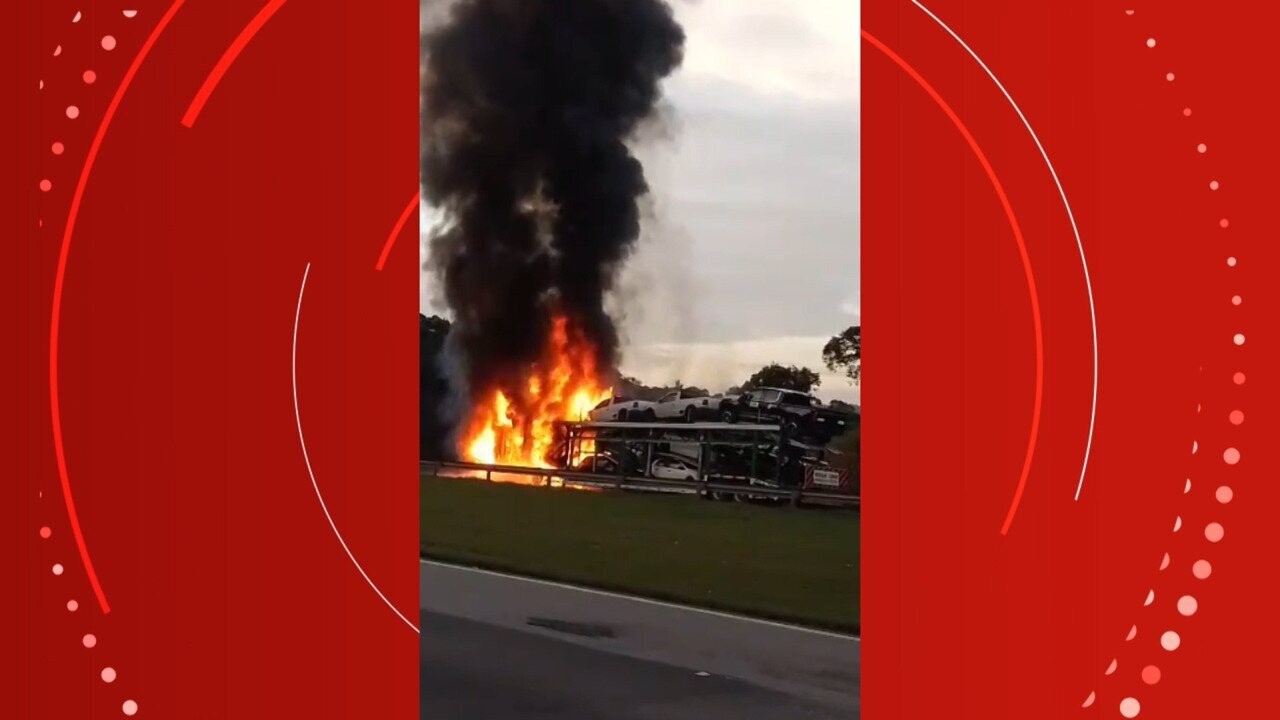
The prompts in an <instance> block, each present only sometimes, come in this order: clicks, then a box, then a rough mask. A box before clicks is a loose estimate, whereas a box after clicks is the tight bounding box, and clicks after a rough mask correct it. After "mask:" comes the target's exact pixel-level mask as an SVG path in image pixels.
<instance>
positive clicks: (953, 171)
mask: <svg viewBox="0 0 1280 720" xmlns="http://www.w3.org/2000/svg"><path fill="white" fill-rule="evenodd" d="M924 4H925V5H926V6H928V8H929V9H930V10H932V11H933V12H934V13H935V14H936V15H937V16H938V17H939V18H940V19H941V20H943V21H944V22H946V23H947V24H948V25H950V26H951V27H952V28H953V29H954V30H955V32H956V33H957V34H958V35H959V36H960V37H961V38H962V39H963V40H964V41H965V42H966V43H968V45H969V46H970V47H971V48H972V49H973V50H974V51H975V52H976V53H977V54H978V55H979V56H980V57H981V58H982V59H983V61H985V62H986V64H987V65H988V66H989V67H990V69H991V70H992V72H993V73H994V74H995V75H996V76H997V77H998V78H999V79H1000V81H1001V82H1002V83H1003V84H1004V86H1005V87H1006V88H1007V89H1008V91H1009V93H1010V95H1011V96H1012V97H1013V99H1014V100H1015V101H1016V102H1017V103H1018V105H1019V106H1020V107H1021V109H1022V111H1023V112H1024V114H1025V115H1026V117H1027V120H1028V121H1029V123H1030V124H1031V126H1032V127H1033V128H1034V129H1035V131H1036V133H1037V135H1038V136H1039V138H1040V140H1041V141H1042V143H1043V145H1044V147H1045V151H1046V153H1047V155H1048V157H1049V159H1050V160H1052V162H1053V165H1054V167H1055V168H1056V170H1057V173H1058V175H1059V177H1060V179H1061V182H1062V185H1063V188H1064V190H1065V194H1066V196H1067V198H1068V200H1069V201H1070V204H1071V208H1072V210H1073V211H1074V214H1075V217H1076V220H1077V223H1078V226H1079V231H1080V236H1081V241H1082V244H1083V247H1084V251H1085V254H1086V257H1087V259H1088V267H1089V271H1090V273H1091V276H1092V284H1093V297H1094V300H1095V302H1096V309H1097V337H1098V355H1099V373H1098V376H1097V378H1098V397H1097V425H1096V432H1095V435H1094V439H1093V440H1094V442H1093V451H1092V454H1091V457H1090V459H1089V463H1088V468H1087V474H1086V476H1085V480H1084V484H1083V489H1082V492H1081V495H1080V499H1079V501H1078V502H1076V501H1075V500H1074V496H1075V492H1076V487H1077V483H1078V482H1079V478H1080V471H1081V464H1082V461H1083V459H1084V450H1085V443H1086V439H1087V435H1088V427H1089V418H1090V406H1091V402H1090V396H1091V388H1092V378H1093V359H1092V342H1091V328H1090V314H1089V304H1088V294H1087V292H1086V287H1085V279H1084V274H1083V272H1082V266H1081V258H1080V251H1079V249H1078V247H1077V245H1076V240H1075V237H1074V236H1073V234H1072V229H1071V225H1070V223H1069V222H1068V219H1067V214H1066V210H1065V208H1064V205H1063V202H1062V199H1061V198H1060V197H1059V195H1058V191H1057V188H1056V187H1055V185H1054V182H1053V177H1052V175H1051V174H1050V172H1049V170H1048V168H1047V167H1046V164H1045V162H1044V160H1043V159H1042V158H1041V156H1040V152H1039V151H1038V150H1037V148H1036V145H1035V143H1034V141H1033V140H1032V137H1031V135H1030V134H1029V133H1028V132H1027V129H1026V128H1025V127H1024V126H1023V124H1022V121H1021V120H1020V119H1019V117H1018V115H1017V113H1016V112H1015V111H1014V109H1013V108H1012V107H1011V106H1010V104H1009V102H1008V101H1007V100H1006V99H1005V97H1004V96H1003V95H1002V94H1001V92H1000V90H999V88H998V87H997V86H996V85H995V83H993V82H992V80H991V78H989V77H988V76H987V74H986V73H985V72H984V71H983V69H982V67H981V66H980V65H979V64H978V63H977V62H976V61H975V60H974V59H973V58H972V57H970V56H969V54H968V53H967V52H966V51H965V49H964V47H962V46H961V45H960V44H959V43H958V42H956V40H955V39H953V38H952V37H951V36H949V35H948V34H947V32H946V31H945V30H944V29H943V28H942V27H941V26H940V25H939V24H938V23H936V22H935V21H934V20H933V19H931V18H930V17H929V15H927V14H926V13H925V12H924V11H922V10H921V9H920V8H918V7H916V6H915V5H914V4H913V3H911V2H909V1H907V0H867V1H866V2H864V3H863V28H864V30H865V31H866V32H867V33H869V34H870V35H871V36H872V37H873V38H875V40H877V41H879V42H881V43H882V44H883V45H884V46H885V47H886V48H888V49H889V50H891V51H892V52H893V53H896V54H897V55H898V56H900V57H901V58H902V59H903V61H905V62H906V63H907V64H909V65H910V66H911V67H912V68H914V70H915V71H916V72H918V73H919V75H920V76H921V77H922V78H923V79H924V80H925V81H926V82H927V83H928V84H929V85H930V86H932V87H933V88H934V89H935V90H936V92H937V93H938V95H939V96H940V97H941V98H942V99H943V100H944V101H945V102H946V103H947V104H948V105H949V106H950V107H952V108H953V109H954V112H955V113H956V115H957V116H958V118H959V119H960V120H961V121H962V122H963V124H964V125H965V126H966V127H967V129H968V130H969V131H970V132H971V133H972V135H973V137H974V140H975V141H976V143H977V144H978V145H979V146H980V148H981V150H982V151H983V153H984V154H985V155H986V156H987V158H988V159H989V160H990V163H991V165H992V169H993V171H994V173H995V174H996V175H997V176H998V178H999V181H1000V183H1001V184H1002V186H1003V187H1004V189H1005V191H1006V192H1007V193H1008V196H1009V201H1010V205H1011V207H1012V209H1013V211H1014V214H1015V215H1016V219H1017V221H1018V223H1019V225H1020V227H1021V230H1022V234H1023V236H1024V238H1025V241H1026V245H1027V248H1028V256H1029V261H1030V266H1031V268H1032V271H1033V274H1034V278H1035V282H1036V287H1037V291H1038V295H1039V299H1040V306H1041V307H1040V311H1041V319H1042V322H1043V339H1044V398H1043V412H1042V417H1041V424H1040V427H1039V435H1038V439H1037V442H1036V446H1035V448H1034V455H1033V456H1032V464H1031V471H1030V474H1029V476H1028V479H1027V484H1026V492H1025V495H1024V496H1023V498H1022V501H1021V505H1020V507H1019V508H1018V510H1017V513H1016V515H1015V516H1014V517H1013V520H1012V523H1011V525H1010V528H1009V532H1008V534H1007V535H1002V534H1001V532H1000V530H1001V526H1002V524H1003V522H1004V520H1005V517H1006V514H1007V513H1008V511H1009V507H1010V504H1011V501H1012V499H1013V496H1014V492H1015V487H1016V485H1017V483H1018V478H1019V473H1020V470H1021V468H1022V465H1023V461H1024V457H1025V453H1026V449H1027V444H1028V439H1029V431H1030V427H1031V421H1032V408H1033V393H1034V387H1035V375H1034V373H1035V345H1034V341H1033V322H1032V311H1031V304H1030V301H1029V294H1028V284H1027V280H1026V278H1025V276H1024V269H1023V266H1022V262H1021V260H1020V259H1019V254H1018V249H1017V245H1016V243H1015V240H1014V236H1013V233H1012V230H1011V227H1010V222H1009V220H1008V219H1007V218H1006V215H1005V212H1004V211H1003V210H1002V208H1001V205H1000V202H999V200H998V198H997V194H996V192H995V191H994V189H993V185H992V182H991V181H990V180H989V179H988V177H987V175H986V173H985V172H984V171H983V169H982V166H981V165H980V163H979V161H978V159H977V157H976V155H975V154H974V152H973V151H972V150H971V149H970V147H969V146H968V145H967V144H966V142H965V140H964V138H963V136H962V134H961V133H960V132H959V131H958V130H957V128H956V127H955V125H954V124H953V123H952V122H951V121H950V120H949V119H948V117H947V115H946V114H945V112H944V111H943V110H942V109H941V108H940V107H939V105H938V104H937V103H936V102H935V101H934V100H933V99H931V97H930V96H929V94H928V93H927V92H926V91H925V90H924V89H923V88H922V87H921V86H920V85H919V84H918V83H917V82H916V81H915V80H913V79H912V78H911V76H910V75H909V74H908V72H906V71H905V70H904V69H903V68H902V67H900V66H899V65H898V64H896V63H895V62H894V61H893V60H892V59H891V58H890V56H889V55H888V54H887V53H886V52H884V51H882V50H880V49H879V48H877V47H876V46H875V45H874V44H872V42H871V41H869V40H868V41H864V42H863V44H862V58H863V102H862V107H863V113H864V114H863V128H862V130H863V135H862V138H863V143H862V162H863V166H862V169H863V199H862V203H863V204H862V207H863V227H862V247H863V255H864V265H863V266H864V268H865V269H866V272H865V278H864V285H863V293H864V298H863V305H862V307H863V310H864V313H865V318H864V326H863V329H864V333H865V342H866V349H867V353H866V361H865V362H866V367H865V375H864V376H865V386H864V417H865V418H866V428H865V430H864V433H863V442H864V443H865V446H864V451H863V458H864V463H865V467H864V470H863V473H864V476H865V478H866V480H865V481H864V483H863V486H864V492H865V497H864V504H863V507H864V518H863V523H864V525H863V527H864V533H865V538H864V542H863V548H864V553H863V563H864V565H863V572H864V580H863V583H862V587H863V588H864V592H865V594H866V597H865V598H864V602H863V608H864V610H863V612H864V616H863V623H862V627H863V628H864V637H863V653H864V655H863V674H862V679H863V683H864V684H863V707H864V712H865V713H866V717H869V718H876V720H882V719H884V718H941V717H966V718H970V717H972V718H1005V717H1007V718H1029V717H1031V718H1049V717H1077V716H1087V717H1104V718H1107V717H1117V718H1119V717H1124V715H1123V714H1122V710H1123V711H1127V712H1133V711H1134V710H1136V711H1137V712H1138V715H1137V716H1138V717H1166V718H1167V717H1179V718H1182V717H1187V718H1207V717H1258V716H1259V712H1262V709H1263V708H1269V707H1272V706H1273V705H1274V700H1273V698H1272V697H1271V695H1272V692H1271V688H1272V685H1273V682H1272V681H1271V679H1270V677H1269V676H1270V674H1271V672H1270V668H1271V666H1272V665H1273V663H1271V662H1270V661H1269V660H1267V659H1266V658H1268V657H1269V656H1270V651H1271V649H1272V647H1273V646H1274V645H1275V642H1276V640H1277V638H1278V637H1280V633H1278V632H1277V630H1278V629H1280V628H1278V627H1277V620H1276V615H1275V614H1274V612H1273V610H1272V607H1271V605H1272V599H1271V597H1270V596H1269V593H1267V592H1266V591H1265V589H1264V588H1266V587H1267V586H1269V585H1270V584H1271V583H1269V582H1268V581H1267V580H1266V579H1265V575H1264V573H1265V572H1266V571H1267V569H1268V568H1269V567H1270V565H1271V557H1270V556H1271V549H1272V548H1273V547H1274V546H1275V539H1274V537H1273V536H1269V535H1268V534H1267V531H1268V527H1269V526H1273V520H1272V518H1271V517H1270V516H1271V513H1272V511H1273V509H1274V508H1275V507H1277V503H1276V500H1277V495H1278V493H1280V488H1277V486H1276V483H1275V477H1276V469H1277V463H1276V455H1275V443H1274V442H1271V441H1269V439H1268V434H1269V433H1268V429H1269V428H1274V427H1275V426H1276V420H1275V418H1274V416H1273V412H1274V411H1273V408H1274V403H1273V402H1272V400H1273V399H1274V398H1275V396H1276V390H1277V383H1276V378H1275V373H1274V371H1273V370H1272V368H1275V367H1280V362H1277V360H1278V357H1277V354H1278V351H1280V344H1278V343H1277V337H1276V335H1275V333H1274V331H1273V327H1274V323H1273V322H1268V321H1269V319H1271V318H1274V317H1276V316H1277V310H1280V303H1278V301H1277V296H1276V288H1275V284H1274V283H1270V282H1268V281H1267V280H1268V274H1269V273H1274V271H1275V267H1276V261H1277V252H1276V250H1275V249H1274V238H1275V237H1276V236H1277V234H1276V231H1277V229H1278V228H1277V227H1276V217H1275V214H1274V213H1273V212H1271V211H1270V210H1271V205H1272V204H1273V202H1274V200H1273V197H1272V196H1273V195H1274V185H1275V183H1274V181H1273V179H1272V178H1273V174H1274V168H1275V166H1276V162H1277V160H1278V159H1280V144H1278V142H1277V135H1276V132H1275V128H1274V125H1275V123H1274V113H1273V111H1272V110H1271V109H1270V108H1271V106H1272V105H1274V102H1273V100H1272V97H1271V95H1272V93H1271V92H1269V90H1268V89H1267V88H1268V87H1269V85H1270V84H1271V77H1270V69H1271V68H1274V67H1275V61H1274V58H1273V53H1272V52H1271V51H1270V50H1269V49H1268V48H1270V47H1272V45H1273V42H1272V37H1271V36H1272V34H1273V33H1274V28H1275V26H1276V23H1275V20H1276V17H1275V13H1274V11H1272V10H1268V9H1266V7H1265V6H1264V5H1263V4H1259V3H1245V2H1234V3H1216V4H1208V5H1205V4H1201V3H1157V2H1139V1H1137V0H1135V1H1134V2H1093V3H1080V2H1065V1H1055V2H1014V1H1013V0H995V1H992V0H984V1H983V2H972V1H969V2H964V1H960V0H931V1H926V2H924ZM1126 10H1132V11H1133V12H1132V14H1129V13H1126ZM1149 38H1152V39H1154V40H1155V41H1156V42H1155V44H1154V46H1153V47H1149V46H1148V43H1147V40H1148V39H1149ZM1170 73H1172V78H1170V77H1169V74H1170ZM1186 108H1190V110H1191V114H1190V115H1187V114H1185V112H1184V109H1186ZM1200 143H1204V144H1205V145H1206V148H1205V152H1203V153H1201V152H1199V151H1198V149H1197V146H1198V144H1200ZM1213 180H1217V181H1218V182H1219V185H1217V186H1215V187H1216V189H1211V187H1210V182H1211V181H1213ZM1222 219H1226V220H1228V221H1229V222H1228V225H1227V227H1225V228H1224V227H1222V225H1221V223H1220V221H1221V220H1222ZM1229 257H1235V258H1237V261H1236V264H1235V265H1229V264H1228V258H1229ZM1236 294H1238V295H1240V296H1241V304H1239V305H1233V304H1232V300H1231V298H1232V296H1233V295H1236ZM1236 333H1241V334H1243V335H1244V344H1243V345H1236V344H1235V343H1234V340H1233V336H1234V335H1235V334H1236ZM1237 372H1243V373H1244V377H1245V382H1244V384H1241V385H1237V384H1236V383H1235V382H1234V381H1233V375H1234V374H1235V373H1237ZM1233 411H1241V412H1242V413H1243V416H1244V420H1243V423H1242V424H1239V425H1237V424H1234V423H1233V422H1232V421H1231V419H1230V417H1231V416H1230V413H1232V412H1233ZM1193 442H1194V443H1195V446H1194V447H1195V448H1196V452H1194V453H1193V452H1192V449H1193ZM1231 449H1235V450H1236V451H1238V452H1239V453H1240V460H1239V462H1238V463H1236V464H1228V463H1227V462H1226V459H1225V457H1226V456H1225V454H1227V453H1229V451H1230V450H1231ZM1188 479H1190V486H1189V487H1190V490H1189V492H1184V491H1185V490H1186V488H1187V487H1188V485H1187V480H1188ZM1221 486H1227V487H1229V488H1230V489H1231V494H1230V499H1229V502H1226V503H1224V502H1221V501H1220V500H1219V497H1218V494H1219V491H1218V488H1219V487H1221ZM1221 496H1222V498H1223V499H1226V498H1227V497H1228V495H1227V493H1226V491H1222V495H1221ZM1211 523H1218V524H1219V525H1220V526H1221V527H1222V528H1223V529H1224V530H1225V537H1223V538H1222V539H1221V540H1220V541H1218V542H1211V541H1210V540H1209V539H1208V538H1207V535H1206V532H1208V533H1209V534H1213V532H1214V530H1216V527H1215V528H1212V529H1208V530H1207V528H1210V524H1211ZM1175 526H1176V527H1177V528H1178V529H1177V531H1176V532H1175V531H1174V528H1175ZM1215 537H1216V536H1215ZM1165 553H1168V557H1169V561H1168V564H1167V566H1165V567H1164V569H1160V568H1161V566H1162V565H1163V564H1164V557H1165ZM1199 560H1205V561H1208V563H1209V565H1210V566H1211V574H1210V575H1209V577H1207V578H1205V579H1199V578H1197V577H1196V576H1195V575H1194V573H1193V567H1195V565H1194V563H1196V562H1197V561H1199ZM1152 592H1154V596H1153V600H1152V602H1151V604H1150V605H1145V604H1144V603H1145V601H1146V600H1147V598H1148V596H1149V593H1152ZM1183 596H1190V597H1193V598H1194V599H1195V608H1194V612H1193V613H1192V614H1190V615H1189V616H1188V615H1185V614H1183V612H1180V610H1179V601H1180V599H1181V598H1183ZM1191 605H1192V603H1191V601H1189V600H1181V607H1182V608H1183V609H1184V610H1191V609H1192V607H1191ZM1134 627H1136V633H1134V634H1133V636H1132V638H1131V639H1126V638H1128V637H1129V635H1130V632H1131V629H1132V628H1134ZM1169 632H1173V633H1176V634H1177V636H1178V641H1179V643H1178V646H1177V647H1176V649H1174V650H1172V651H1171V650H1167V649H1165V648H1164V647H1162V638H1165V637H1166V635H1165V634H1166V633H1169ZM1168 638H1169V640H1172V636H1171V635H1170V636H1168ZM1169 644H1170V645H1172V644H1173V643H1172V642H1170V643H1169ZM1113 661H1114V662H1115V665H1114V669H1113V670H1111V672H1110V673H1109V674H1108V673H1107V671H1108V670H1109V669H1111V667H1112V662H1113ZM1148 666H1152V667H1154V668H1156V669H1157V670H1158V671H1159V680H1158V682H1156V683H1155V684H1150V683H1148V682H1146V681H1144V679H1143V671H1144V669H1145V668H1147V667H1148ZM1146 673H1147V674H1146V677H1147V678H1148V679H1155V671H1152V670H1147V671H1146ZM1091 694H1092V701H1091V702H1088V706H1087V707H1084V706H1085V704H1086V702H1087V701H1089V699H1090V696H1091ZM1126 701H1127V702H1126Z"/></svg>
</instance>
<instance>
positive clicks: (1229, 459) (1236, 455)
mask: <svg viewBox="0 0 1280 720" xmlns="http://www.w3.org/2000/svg"><path fill="white" fill-rule="evenodd" d="M1222 460H1223V462H1225V463H1226V464H1228V465H1235V464H1236V463H1238V462H1240V451H1239V450H1237V449H1235V448H1233V447H1229V448H1227V449H1226V450H1223V451H1222Z"/></svg>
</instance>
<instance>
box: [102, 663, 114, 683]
mask: <svg viewBox="0 0 1280 720" xmlns="http://www.w3.org/2000/svg"><path fill="white" fill-rule="evenodd" d="M115 681H116V669H115V668H112V667H104V668H102V682H105V683H110V682H115Z"/></svg>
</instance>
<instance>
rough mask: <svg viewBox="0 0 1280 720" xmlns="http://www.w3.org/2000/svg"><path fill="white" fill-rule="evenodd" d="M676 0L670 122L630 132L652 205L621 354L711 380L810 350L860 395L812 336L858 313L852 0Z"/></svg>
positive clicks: (627, 280)
mask: <svg viewBox="0 0 1280 720" xmlns="http://www.w3.org/2000/svg"><path fill="white" fill-rule="evenodd" d="M672 4H673V6H674V7H675V9H676V15H677V18H678V19H679V21H680V23H681V24H682V25H683V26H684V29H685V32H686V34H687V41H686V47H685V62H684V65H683V67H682V68H681V69H680V70H679V71H677V73H676V74H675V75H673V76H672V77H671V78H670V79H669V80H668V81H667V83H666V86H665V87H666V96H667V101H668V103H669V105H670V111H671V112H670V116H671V122H669V123H667V127H666V128H665V130H664V131H663V132H655V133H647V134H646V135H645V137H642V138H639V139H637V141H636V142H635V143H634V150H635V152H636V154H637V156H638V157H639V158H640V159H641V161H642V162H643V163H644V166H645V171H646V174H647V176H648V178H649V182H650V185H651V186H652V189H653V197H652V198H651V200H652V205H653V212H652V213H650V214H649V216H648V217H647V218H646V221H645V225H644V230H643V233H644V234H643V237H642V238H641V242H640V246H639V248H638V250H637V252H636V254H635V255H634V256H633V257H632V259H631V261H630V262H629V263H628V266H627V269H626V270H625V271H624V273H623V277H622V278H621V281H620V284H619V289H618V292H617V293H616V297H615V298H614V299H613V303H612V308H613V310H614V314H615V317H617V318H618V319H619V323H620V326H621V329H622V332H623V335H624V338H625V339H624V346H623V363H622V369H623V371H624V372H626V373H627V374H630V375H634V376H636V377H638V378H640V379H641V380H643V381H645V382H647V383H649V384H661V383H666V382H669V381H671V380H675V379H680V380H683V381H684V382H685V383H686V384H692V385H699V386H702V387H709V388H710V389H712V390H713V391H719V390H724V389H725V388H727V387H728V386H730V385H735V384H738V383H741V382H742V381H743V380H745V379H746V378H747V376H749V375H750V374H751V373H752V372H754V371H755V370H758V369H759V368H760V367H761V366H762V365H764V364H766V363H769V362H773V361H777V362H780V363H783V364H788V365H789V364H796V365H807V366H809V367H810V368H813V369H815V370H817V369H821V370H822V371H823V380H822V386H821V388H819V390H818V394H819V395H821V396H823V397H824V398H827V399H831V398H840V399H843V400H847V401H857V398H858V390H857V388H856V387H853V386H851V385H850V384H849V383H848V381H846V380H843V379H841V378H840V377H839V376H836V375H832V374H831V373H828V372H827V371H826V370H825V368H822V367H821V365H822V358H821V350H822V345H823V344H824V343H825V342H826V340H827V339H828V338H829V337H830V336H831V335H834V334H836V333H838V332H839V331H841V330H843V329H844V328H846V327H848V326H849V325H851V324H854V323H857V322H859V321H860V302H859V298H860V295H859V282H858V276H859V242H860V239H859V232H858V226H859V207H858V196H859V173H858V167H859V164H860V159H859V110H860V108H859V100H858V98H859V95H860V68H859V61H858V12H859V5H860V0H676V1H675V2H673V3H672ZM432 221H433V217H432V214H431V211H430V209H426V208H424V212H423V215H422V230H423V237H424V239H425V237H426V233H427V231H428V228H429V227H430V225H431V223H432ZM424 247H425V246H424ZM431 282H432V278H431V277H429V276H424V279H423V288H422V290H423V293H422V309H423V311H424V312H427V313H428V314H430V313H432V312H440V308H435V307H432V305H431V299H432V294H433V293H432V292H431V287H430V284H431Z"/></svg>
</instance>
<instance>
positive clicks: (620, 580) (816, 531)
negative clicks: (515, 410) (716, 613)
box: [421, 475, 859, 632]
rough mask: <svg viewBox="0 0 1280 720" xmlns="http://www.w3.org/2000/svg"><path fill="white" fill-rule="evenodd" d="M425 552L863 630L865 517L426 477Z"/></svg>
mask: <svg viewBox="0 0 1280 720" xmlns="http://www.w3.org/2000/svg"><path fill="white" fill-rule="evenodd" d="M421 502H422V505H421V510H422V525H421V528H422V529H421V533H422V542H421V550H422V555H423V556H425V557H430V558H435V559H438V560H443V561H449V562H457V563H465V564H469V565H477V566H480V567H487V568H490V569H494V570H504V571H509V572H514V573H519V574H523V575H529V576H534V577H542V578H547V579H552V580H559V581H563V582H570V583H576V584H581V585H587V586H591V587H596V588H602V589H608V590H616V591H620V592H627V593H633V594H636V595H644V596H647V597H652V598H657V599H662V600H670V601H674V602H680V603H688V604H692V605H700V606H703V607H710V608H715V609H720V610H728V611H732V612H739V613H743V614H748V615H754V616H757V617H764V618H770V619H775V620H783V621H789V622H795V623H800V624H804V625H809V626H814V627H824V628H831V629H836V630H843V631H855V632H856V631H857V629H858V617H859V614H858V613H859V604H858V600H859V579H858V571H859V568H858V550H859V531H858V530H859V518H858V516H857V515H855V514H853V513H850V512H847V511H832V510H807V509H806V510H796V509H792V508H786V507H761V506H756V505H751V504H746V503H721V502H711V501H705V500H700V499H697V498H691V497H682V496H669V495H653V494H642V493H617V492H608V493H589V492H582V491H576V490H563V489H550V488H538V487H526V486H520V485H507V484H501V483H486V482H484V481H479V480H468V479H454V478H438V477H432V476H426V475H424V476H423V477H422V500H421Z"/></svg>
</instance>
